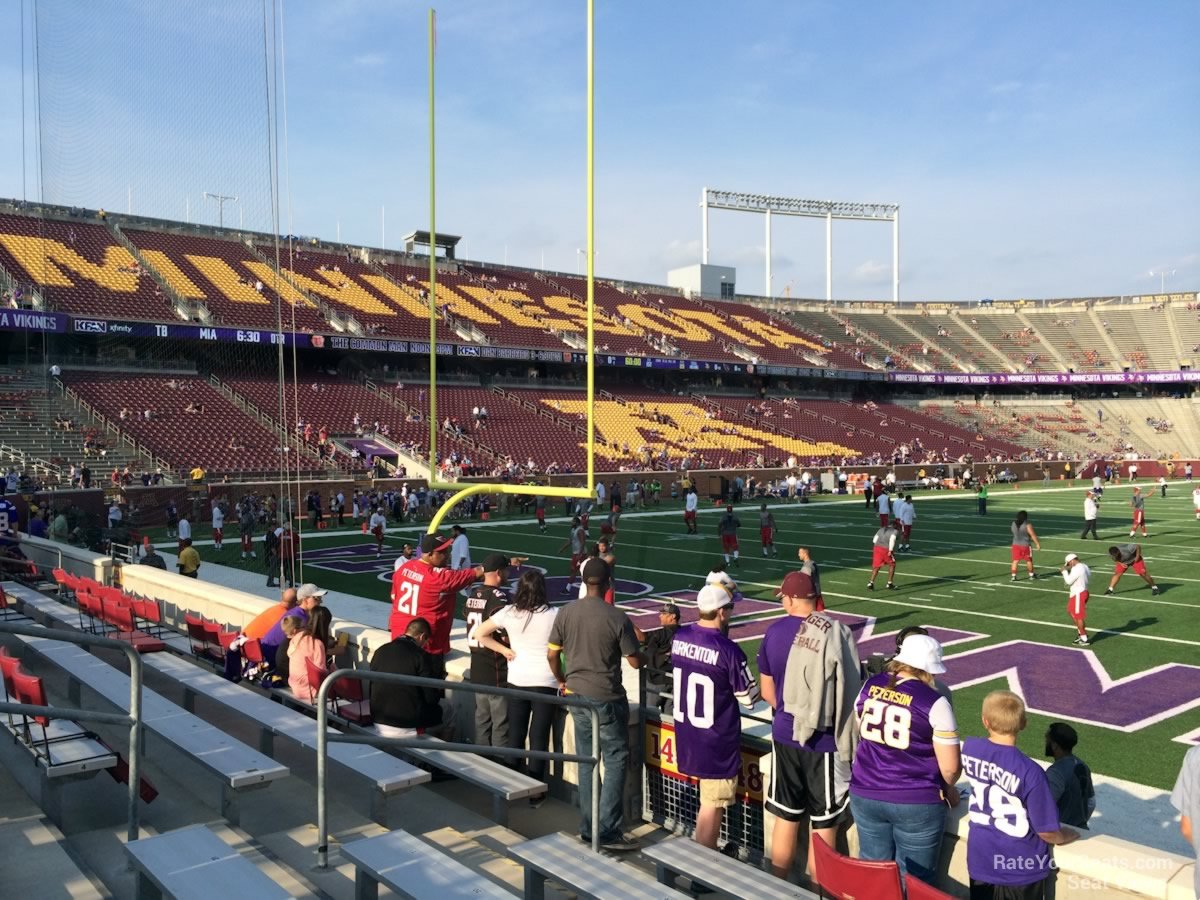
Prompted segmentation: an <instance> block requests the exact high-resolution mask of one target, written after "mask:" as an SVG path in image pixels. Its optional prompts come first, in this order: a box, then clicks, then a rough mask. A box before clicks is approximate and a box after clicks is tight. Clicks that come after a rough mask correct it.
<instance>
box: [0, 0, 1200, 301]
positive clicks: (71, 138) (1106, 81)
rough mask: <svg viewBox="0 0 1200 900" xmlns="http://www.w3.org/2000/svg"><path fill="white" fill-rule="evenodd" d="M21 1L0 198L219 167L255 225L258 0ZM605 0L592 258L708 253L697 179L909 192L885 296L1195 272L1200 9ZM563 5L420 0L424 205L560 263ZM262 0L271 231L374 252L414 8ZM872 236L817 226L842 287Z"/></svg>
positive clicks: (1086, 286)
mask: <svg viewBox="0 0 1200 900" xmlns="http://www.w3.org/2000/svg"><path fill="white" fill-rule="evenodd" d="M37 5H38V9H37V15H38V25H39V43H38V47H37V52H38V57H37V58H38V62H39V70H38V72H39V75H40V94H35V92H34V78H33V74H32V73H33V67H32V60H33V55H34V48H33V46H32V41H31V40H27V41H26V42H25V47H26V49H25V58H26V73H27V77H26V78H25V79H24V86H25V90H24V91H22V81H23V80H22V70H21V55H20V54H19V53H17V52H16V51H17V49H18V48H17V47H10V52H8V53H5V54H3V56H2V57H0V85H3V86H4V87H3V89H0V129H3V132H4V133H6V134H8V135H10V139H9V140H7V141H4V142H0V196H16V197H20V196H23V195H24V196H28V197H29V198H30V199H36V198H37V196H38V189H39V186H40V189H41V191H42V195H43V196H44V198H45V199H46V200H48V201H56V202H70V203H78V204H79V205H86V206H91V207H95V206H107V207H108V208H110V209H118V210H121V211H124V210H125V208H126V206H127V204H129V203H130V202H131V201H132V206H133V209H134V211H135V212H143V213H146V214H150V215H156V216H160V217H166V218H173V219H184V218H185V217H188V218H189V219H190V220H191V221H202V222H213V223H215V221H216V215H217V204H216V203H215V202H213V201H211V200H206V199H204V197H203V192H204V191H210V192H213V193H224V194H229V195H237V196H238V197H239V201H238V202H237V203H230V204H226V207H225V217H226V222H227V223H230V222H232V221H233V219H234V217H235V216H237V217H240V218H241V219H242V220H243V221H245V223H246V225H247V226H248V227H249V226H251V225H255V226H261V225H263V224H268V225H269V223H270V221H271V220H270V209H271V196H272V195H271V191H270V167H269V161H270V151H269V148H268V145H267V128H266V126H265V122H266V112H265V110H266V103H267V101H266V97H267V91H266V87H265V85H266V84H267V83H268V80H269V74H264V66H263V53H264V50H263V46H264V27H263V22H262V19H261V16H262V4H261V2H259V0H212V2H209V3H205V4H198V3H193V4H162V3H157V2H155V0H111V2H109V3H105V4H99V3H97V4H87V5H85V4H78V3H76V2H74V0H40V2H39V3H38V4H37ZM596 6H597V15H596V228H597V233H596V250H597V256H596V266H597V271H598V274H599V275H601V276H604V277H611V278H623V279H630V280H640V281H648V282H652V283H660V284H661V283H665V281H666V276H667V271H668V270H669V269H672V268H675V267H678V266H684V265H689V264H693V263H697V262H699V261H700V233H701V230H700V210H699V199H700V195H701V190H702V189H703V188H704V187H706V186H707V187H711V188H717V189H722V190H731V191H744V192H748V193H762V194H771V195H776V196H784V197H794V198H803V199H818V200H835V201H865V202H881V203H895V204H899V206H900V210H901V213H900V216H901V228H900V242H901V265H900V269H901V271H900V278H901V298H902V299H903V300H974V299H981V298H984V297H994V298H1021V297H1028V298H1052V297H1079V296H1109V295H1122V294H1140V293H1147V292H1151V291H1157V290H1158V288H1159V285H1160V284H1161V283H1163V281H1165V285H1166V288H1167V289H1168V290H1176V291H1182V290H1192V291H1194V290H1197V289H1200V218H1198V217H1197V214H1196V210H1197V209H1200V63H1198V62H1197V54H1196V49H1195V48H1196V45H1197V38H1198V37H1200V4H1196V3H1194V2H1185V0H1164V2H1156V3H1149V4H1129V3H1122V2H1110V0H1086V2H1083V0H1060V2H1055V3H1038V2H1001V3H998V2H995V0H991V2H974V0H955V2H950V0H943V2H929V3H922V4H910V3H903V2H900V0H894V2H866V0H864V2H861V3H853V4H849V3H837V2H806V0H789V2H786V3H780V2H771V0H742V2H739V3H734V4H730V3H716V2H708V0H691V2H687V3H683V2H675V3H667V2H658V3H647V2H632V0H610V2H603V0H602V2H598V3H597V4H596ZM585 9H586V7H585V5H584V3H583V2H582V0H469V2H468V0H446V2H444V3H442V4H441V5H440V6H439V7H438V45H437V80H436V96H437V146H438V152H437V225H438V230H439V231H441V232H450V233H453V234H458V235H462V237H463V242H462V243H461V244H460V247H459V251H460V255H462V256H467V257H469V258H473V259H483V260H489V261H493V262H508V263H511V264H515V265H522V266H529V267H543V266H544V267H545V268H548V269H556V270H560V271H566V272H574V271H576V270H577V268H578V267H579V265H580V254H579V250H580V248H583V247H584V246H585V194H584V171H585V165H584V162H585V141H584V138H585V130H584V129H585V104H586V90H585V88H586V82H585V76H586V68H585V51H586V17H585ZM22 10H24V13H25V21H24V25H25V31H26V34H29V32H30V27H31V22H32V19H33V0H18V2H17V3H8V4H4V5H3V6H2V7H0V34H8V35H13V36H15V35H19V34H21V32H22V21H21V18H20V15H21V12H22ZM282 10H283V28H282V31H279V32H277V36H281V39H277V41H276V43H277V45H278V46H279V47H280V48H281V49H282V50H283V53H282V56H283V58H284V65H283V66H282V67H281V69H280V70H279V73H278V74H277V76H276V78H277V82H276V84H277V86H278V90H277V94H278V96H279V99H280V104H281V105H280V107H279V108H280V110H282V109H283V108H284V106H286V112H287V128H286V140H283V139H282V132H283V129H282V128H281V129H280V131H281V141H280V147H279V158H280V168H281V175H280V197H281V202H280V207H281V222H280V229H281V231H283V232H284V233H287V232H291V233H296V234H306V235H308V234H313V235H320V236H321V237H324V238H328V239H334V238H336V237H337V236H338V234H339V233H340V235H341V238H342V239H343V240H345V241H348V242H354V243H358V244H364V245H373V246H378V245H379V244H380V243H381V241H382V242H384V243H385V244H386V246H388V247H391V248H396V247H398V246H399V245H400V239H401V236H402V235H403V234H404V233H405V232H407V231H410V230H413V229H417V228H426V227H428V223H429V188H428V184H429V164H428V130H427V120H428V78H427V71H428V68H427V67H428V57H427V49H426V36H427V34H426V16H427V11H428V6H427V5H418V4H415V3H411V2H407V0H392V2H381V0H373V2H368V0H326V2H322V3H319V4H318V3H298V2H287V0H284V5H283V7H282ZM164 11H165V12H164ZM97 47H103V48H106V52H99V53H98V52H96V48H97ZM284 81H286V103H285V104H284V102H283V101H284V97H285V94H284V90H283V84H284ZM23 94H24V98H25V108H26V109H25V116H26V119H25V129H24V133H25V139H24V151H25V161H26V171H25V177H24V179H23V178H22V149H23V147H22V140H21V138H20V137H19V135H20V134H21V132H22V118H21V117H22V110H21V100H22V95H23ZM35 110H36V111H37V112H39V113H40V119H38V118H35ZM39 137H40V144H39ZM39 149H40V156H39V154H38V152H37V151H38V150H39ZM39 160H40V163H39ZM39 173H40V178H39ZM39 182H40V185H39ZM709 247H710V261H711V262H713V263H718V264H724V265H732V266H736V267H737V270H738V275H737V285H738V290H739V293H745V294H754V295H758V294H762V293H764V292H765V290H766V286H765V273H764V269H765V264H764V222H763V219H762V217H761V216H756V215H749V214H744V213H733V212H719V211H714V212H712V213H711V218H710V239H709ZM891 255H892V233H891V228H890V226H889V225H887V224H883V223H857V222H835V224H834V237H833V259H834V266H833V281H834V296H835V298H836V299H890V297H891V279H892V269H891ZM772 266H773V285H772V286H773V293H774V294H776V295H779V296H783V295H785V294H787V295H790V296H793V297H823V296H824V291H825V226H824V222H823V221H820V220H815V219H796V218H781V217H775V218H774V220H773V247H772ZM1151 272H1153V273H1155V274H1154V275H1151ZM1160 273H1165V275H1163V276H1162V278H1160Z"/></svg>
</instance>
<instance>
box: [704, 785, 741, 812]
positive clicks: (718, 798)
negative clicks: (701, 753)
mask: <svg viewBox="0 0 1200 900" xmlns="http://www.w3.org/2000/svg"><path fill="white" fill-rule="evenodd" d="M736 795H737V779H736V778H701V779H700V805H701V806H719V807H721V809H728V808H729V807H731V806H733V801H734V798H735V797H736Z"/></svg>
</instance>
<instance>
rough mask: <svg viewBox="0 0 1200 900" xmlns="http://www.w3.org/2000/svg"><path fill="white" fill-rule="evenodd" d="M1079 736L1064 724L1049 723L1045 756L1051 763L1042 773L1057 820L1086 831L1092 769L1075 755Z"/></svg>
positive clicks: (1091, 809) (1091, 799)
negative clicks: (1048, 788) (1056, 811)
mask: <svg viewBox="0 0 1200 900" xmlns="http://www.w3.org/2000/svg"><path fill="white" fill-rule="evenodd" d="M1078 743H1079V735H1078V734H1077V733H1076V732H1075V729H1074V728H1072V727H1071V726H1070V725H1068V724H1067V723H1066V722H1053V723H1051V725H1050V727H1049V728H1047V729H1046V755H1047V756H1048V757H1050V758H1051V759H1052V760H1054V762H1052V763H1051V764H1050V768H1048V769H1047V770H1046V780H1047V781H1048V782H1049V783H1050V793H1051V794H1053V795H1054V803H1055V805H1057V807H1058V820H1059V822H1061V823H1062V824H1063V825H1070V826H1071V827H1072V828H1087V827H1088V826H1087V823H1088V819H1090V818H1091V817H1092V813H1094V812H1095V811H1096V789H1095V787H1093V785H1092V770H1091V769H1089V768H1088V766H1087V763H1085V762H1084V761H1083V760H1082V759H1080V758H1079V757H1078V756H1076V755H1075V745H1076V744H1078Z"/></svg>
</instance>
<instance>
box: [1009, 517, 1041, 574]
mask: <svg viewBox="0 0 1200 900" xmlns="http://www.w3.org/2000/svg"><path fill="white" fill-rule="evenodd" d="M1008 527H1009V528H1010V529H1012V568H1011V569H1010V570H1009V575H1011V576H1012V580H1013V581H1016V580H1017V565H1018V563H1020V562H1021V561H1022V560H1024V561H1025V568H1026V570H1027V571H1028V572H1029V577H1030V578H1031V579H1032V578H1037V574H1036V573H1035V572H1034V571H1033V547H1036V548H1037V549H1039V550H1041V549H1042V544H1041V542H1040V541H1039V540H1038V536H1037V533H1036V532H1035V531H1034V530H1033V526H1032V525H1030V524H1029V513H1027V512H1025V510H1021V511H1020V512H1019V513H1017V517H1016V518H1015V519H1013V520H1012V524H1011V525H1009V526H1008ZM1031 545H1032V546H1031Z"/></svg>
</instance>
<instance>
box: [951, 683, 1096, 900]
mask: <svg viewBox="0 0 1200 900" xmlns="http://www.w3.org/2000/svg"><path fill="white" fill-rule="evenodd" d="M1025 725H1026V719H1025V703H1024V702H1023V701H1022V700H1021V698H1020V697H1018V696H1017V695H1016V694H1014V693H1012V692H1010V691H992V693H990V694H988V695H987V696H986V697H985V698H984V699H983V727H984V728H985V729H987V737H986V738H981V737H969V738H967V739H966V741H965V742H964V743H963V748H962V766H963V771H964V772H965V773H966V776H967V779H968V780H969V781H970V782H971V802H970V809H969V811H968V819H969V821H970V826H969V830H968V831H967V874H968V875H969V876H970V879H971V896H972V897H973V898H980V900H992V898H996V900H1003V898H1009V897H1014V898H1015V897H1020V898H1030V900H1040V898H1042V897H1044V896H1045V891H1046V889H1047V887H1048V886H1049V885H1048V884H1047V882H1052V881H1053V878H1054V869H1053V857H1052V855H1051V851H1050V845H1057V844H1069V843H1071V842H1072V841H1074V840H1075V839H1076V838H1078V837H1079V832H1077V831H1074V830H1073V829H1071V828H1063V827H1062V826H1061V825H1060V824H1059V819H1058V809H1057V807H1056V806H1055V803H1054V795H1053V794H1052V793H1051V792H1050V785H1049V782H1048V781H1047V780H1046V774H1045V773H1044V772H1043V771H1042V769H1041V767H1040V766H1039V765H1038V764H1037V763H1035V762H1034V761H1033V760H1032V759H1030V758H1029V757H1028V756H1026V755H1025V754H1024V753H1022V752H1021V751H1020V750H1018V749H1017V736H1018V735H1019V734H1020V733H1021V731H1023V730H1024V728H1025Z"/></svg>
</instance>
